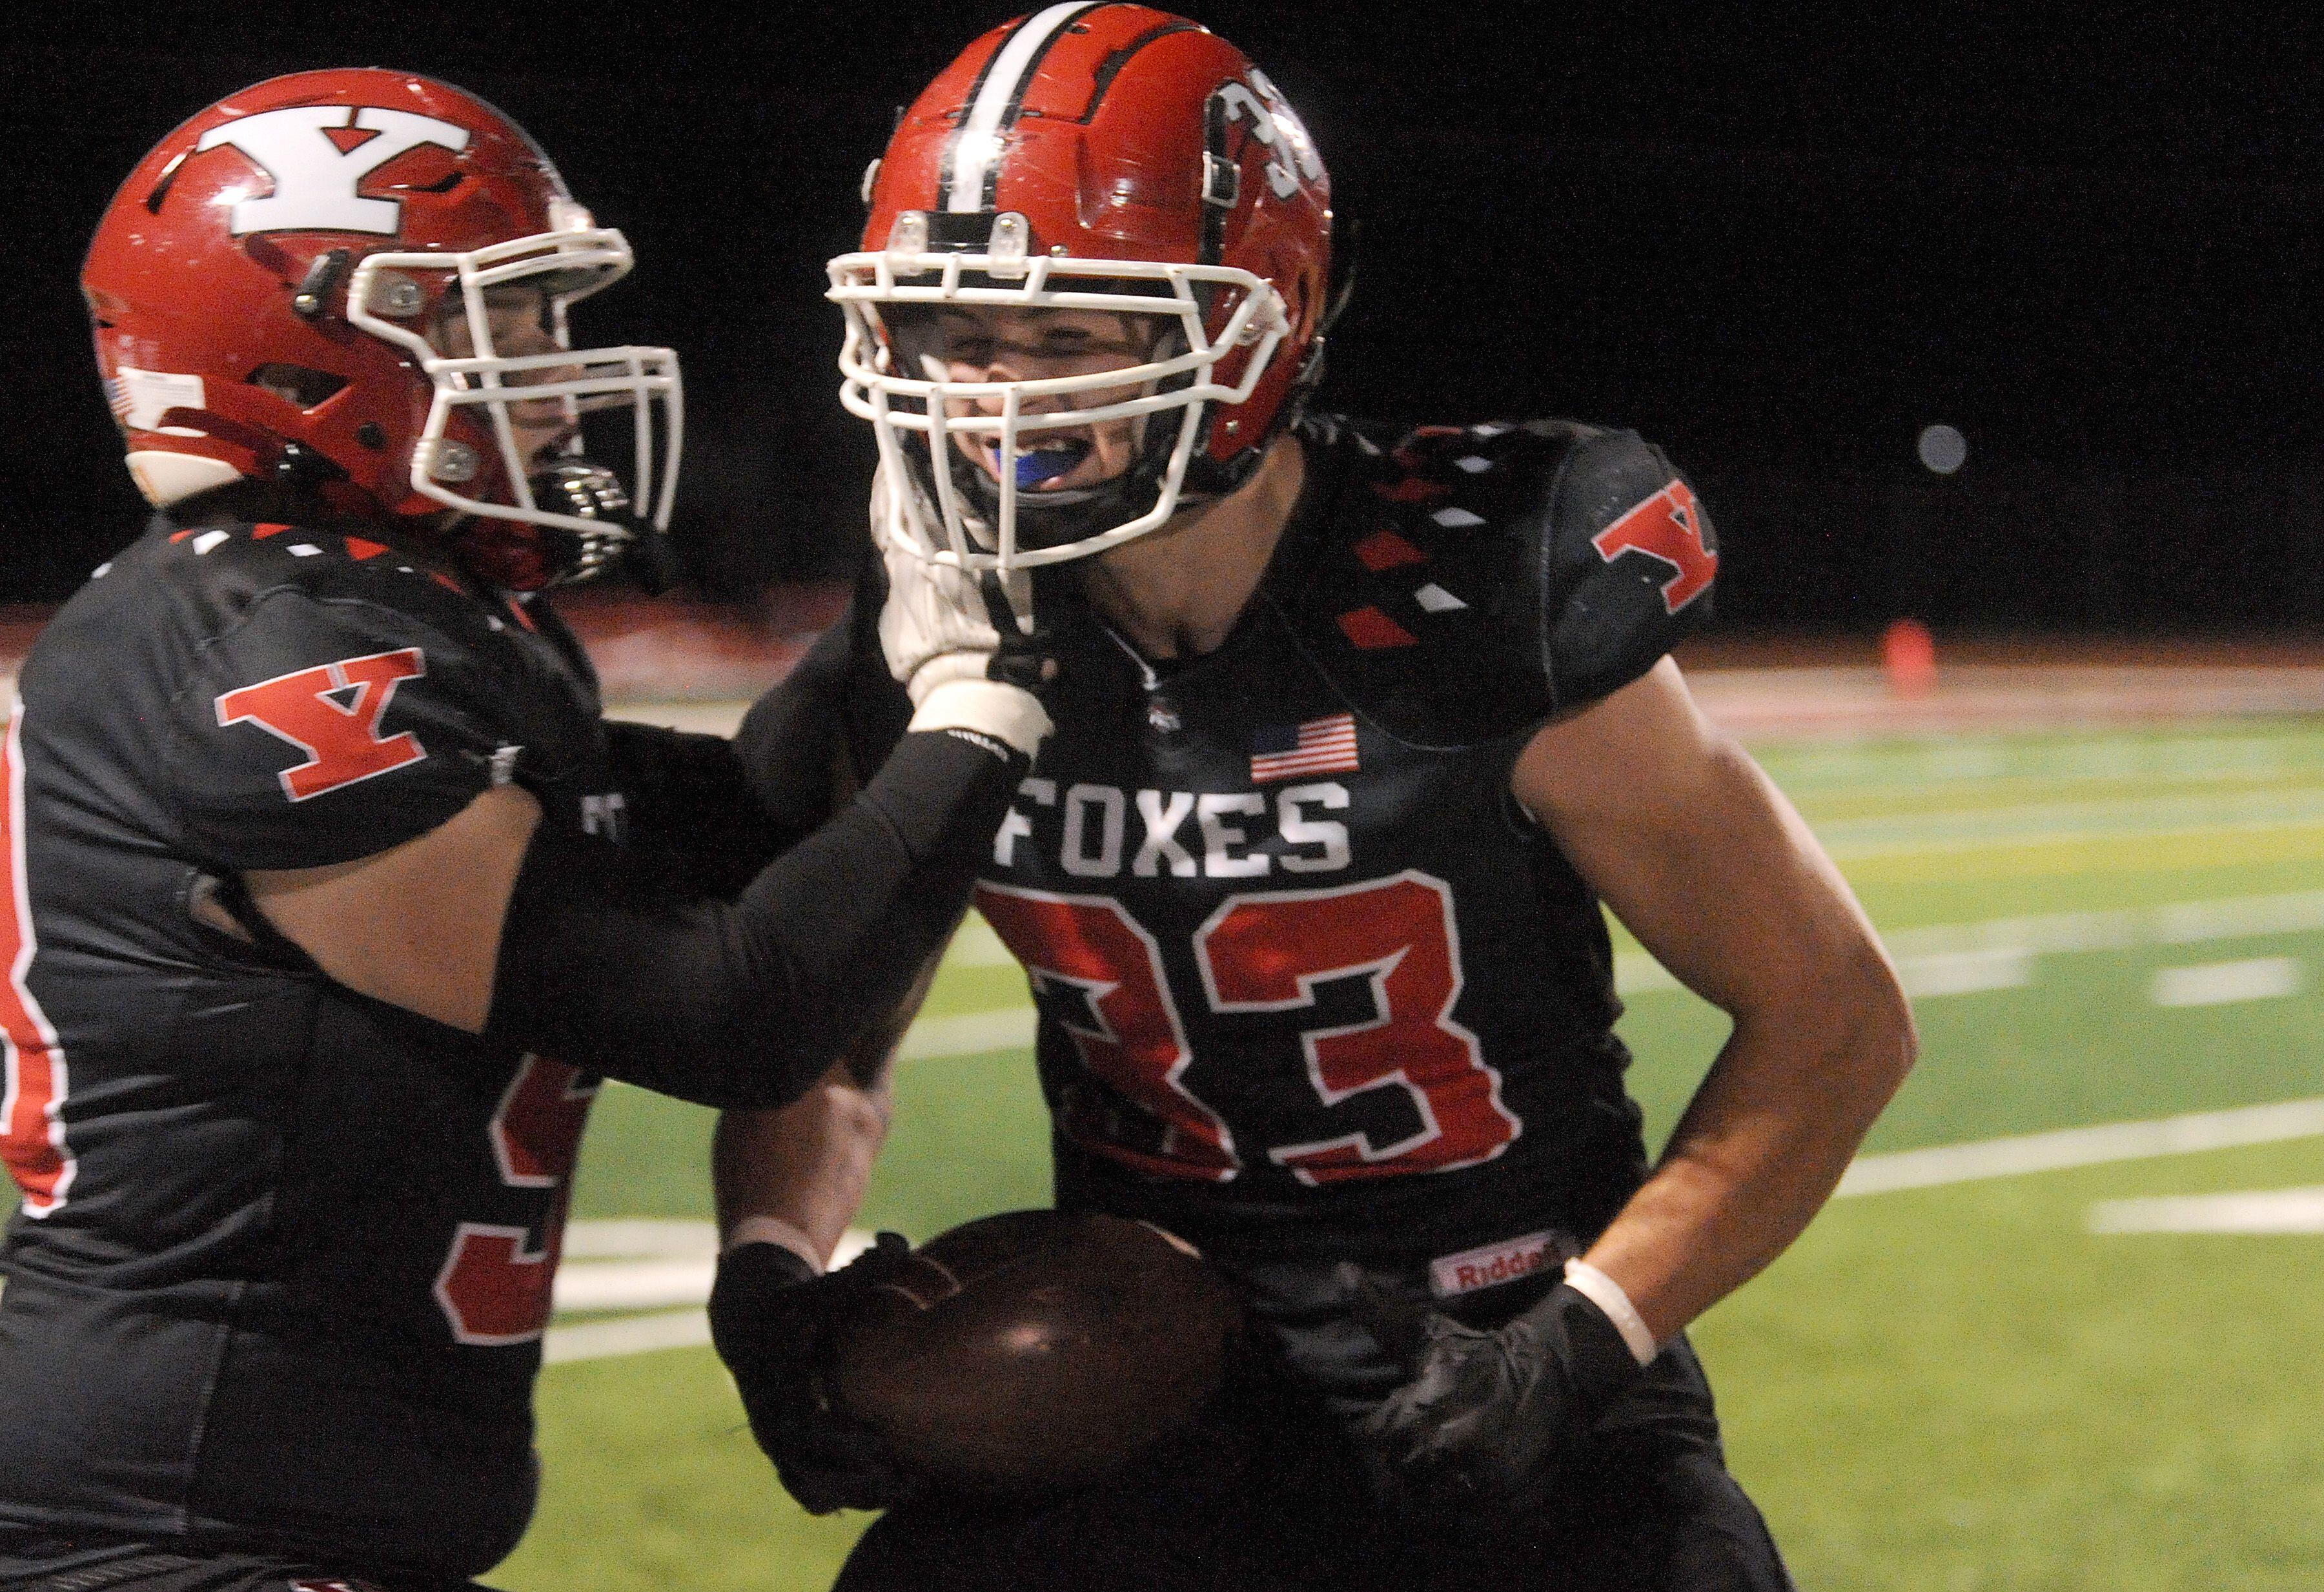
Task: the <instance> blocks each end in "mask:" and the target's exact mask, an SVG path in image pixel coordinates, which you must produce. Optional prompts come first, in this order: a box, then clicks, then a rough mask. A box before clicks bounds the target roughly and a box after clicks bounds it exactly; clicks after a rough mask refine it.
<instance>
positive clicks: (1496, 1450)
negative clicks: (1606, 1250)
mask: <svg viewBox="0 0 2324 1592" xmlns="http://www.w3.org/2000/svg"><path fill="white" fill-rule="evenodd" d="M1351 1305H1352V1307H1353V1309H1354V1311H1355V1313H1356V1315H1357V1317H1358V1319H1359V1320H1360V1321H1362V1322H1363V1323H1364V1325H1365V1326H1366V1327H1367V1328H1369V1330H1370V1331H1371V1333H1372V1335H1373V1336H1374V1337H1375V1338H1376V1339H1379V1342H1380V1345H1381V1347H1382V1348H1386V1349H1388V1352H1389V1353H1390V1354H1391V1355H1395V1356H1397V1357H1401V1358H1403V1359H1404V1360H1405V1361H1406V1364H1408V1365H1409V1366H1410V1367H1411V1368H1412V1378H1411V1380H1410V1381H1408V1382H1406V1384H1405V1385H1403V1386H1401V1387H1399V1388H1397V1390H1396V1391H1395V1392H1393V1393H1391V1394H1388V1397H1387V1398H1386V1399H1384V1400H1382V1401H1381V1402H1380V1403H1379V1404H1378V1405H1376V1406H1375V1407H1374V1408H1373V1409H1372V1410H1371V1411H1369V1413H1366V1414H1365V1415H1363V1416H1362V1417H1360V1419H1359V1420H1358V1421H1357V1422H1355V1424H1354V1426H1353V1427H1352V1428H1351V1435H1352V1436H1353V1437H1354V1439H1355V1442H1356V1446H1357V1448H1358V1449H1359V1451H1360V1452H1361V1454H1362V1455H1363V1457H1364V1459H1365V1462H1366V1464H1367V1466H1368V1468H1369V1469H1370V1471H1371V1474H1372V1478H1373V1482H1374V1485H1375V1486H1376V1487H1377V1488H1378V1489H1379V1491H1380V1492H1381V1494H1382V1495H1384V1496H1385V1497H1387V1498H1388V1499H1389V1500H1390V1501H1392V1502H1395V1503H1397V1504H1399V1505H1403V1506H1405V1507H1406V1508H1412V1509H1421V1510H1443V1509H1451V1510H1455V1511H1462V1512H1473V1511H1477V1510H1484V1511H1487V1512H1490V1511H1492V1510H1494V1509H1496V1508H1505V1507H1508V1506H1511V1505H1516V1504H1517V1503H1520V1502H1521V1501H1522V1500H1523V1499H1524V1497H1525V1495H1526V1490H1527V1488H1528V1486H1529V1485H1531V1484H1533V1483H1534V1482H1535V1478H1536V1477H1538V1476H1539V1475H1540V1474H1541V1473H1542V1472H1543V1471H1544V1470H1545V1468H1547V1466H1548V1465H1549V1464H1550V1463H1551V1462H1552V1461H1553V1459H1554V1456H1555V1453H1556V1450H1558V1449H1561V1448H1562V1447H1563V1446H1564V1445H1566V1444H1568V1443H1571V1442H1572V1441H1573V1440H1575V1439H1576V1438H1578V1437H1579V1436H1581V1435H1582V1433H1584V1432H1586V1431H1589V1429H1590V1428H1591V1426H1592V1425H1593V1424H1595V1423H1596V1422H1597V1420H1598V1417H1599V1416H1600V1415H1601V1414H1602V1413H1605V1410H1606V1408H1607V1406H1608V1405H1609V1404H1610V1403H1613V1402H1614V1400H1616V1399H1617V1398H1618V1397H1620V1396H1621V1394H1622V1393H1623V1392H1624V1391H1625V1390H1626V1389H1628V1387H1629V1386H1630V1385H1631V1384H1633V1383H1635V1382H1636V1381H1637V1379H1638V1376H1639V1375H1640V1368H1639V1366H1638V1362H1637V1358H1636V1357H1634V1356H1633V1355H1632V1354H1631V1353H1630V1348H1629V1345H1628V1344H1627V1343H1625V1342H1624V1341H1623V1340H1622V1334H1621V1332H1620V1331H1619V1330H1618V1329H1617V1328H1616V1327H1615V1325H1614V1323H1613V1322H1612V1321H1609V1320H1608V1319H1607V1317H1606V1312H1605V1311H1601V1310H1600V1309H1599V1308H1598V1306H1597V1305H1596V1304H1594V1303H1592V1302H1591V1301H1590V1300H1589V1299H1588V1298H1587V1297H1586V1296H1584V1295H1583V1294H1582V1293H1578V1292H1576V1291H1575V1290H1574V1289H1573V1288H1572V1287H1571V1286H1570V1285H1568V1284H1563V1283H1560V1284H1558V1285H1557V1286H1556V1287H1555V1288H1554V1289H1553V1290H1551V1292H1550V1293H1549V1295H1548V1297H1546V1298H1545V1299H1544V1300H1542V1301H1541V1302H1539V1303H1538V1304H1535V1306H1534V1307H1533V1308H1532V1309H1531V1310H1528V1311H1525V1312H1524V1313H1523V1314H1521V1315H1518V1316H1517V1317H1515V1318H1513V1319H1512V1320H1510V1321H1508V1322H1506V1323H1504V1324H1503V1325H1501V1326H1499V1327H1497V1328H1495V1329H1493V1330H1490V1331H1481V1330H1478V1329H1476V1328H1474V1327H1464V1326H1462V1324H1461V1323H1460V1322H1458V1321H1454V1320H1452V1318H1451V1317H1450V1316H1447V1315H1444V1314H1443V1313H1442V1312H1441V1311H1434V1310H1430V1309H1428V1308H1427V1307H1425V1306H1424V1305H1421V1304H1419V1303H1417V1302H1415V1301H1413V1300H1411V1299H1409V1298H1407V1297H1405V1296H1402V1295H1399V1294H1397V1293H1393V1292H1392V1291H1390V1290H1389V1289H1388V1288H1385V1287H1383V1286H1381V1285H1380V1284H1379V1283H1378V1281H1377V1280H1376V1279H1373V1278H1370V1277H1359V1278H1356V1279H1352V1280H1351Z"/></svg>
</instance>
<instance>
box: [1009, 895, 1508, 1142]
mask: <svg viewBox="0 0 2324 1592" xmlns="http://www.w3.org/2000/svg"><path fill="white" fill-rule="evenodd" d="M976 906H977V910H978V911H980V912H982V914H983V915H984V917H985V920H986V921H987V922H988V923H990V924H991V925H992V928H993V931H994V932H995V933H996V934H999V935H1000V936H1001V939H1002V940H1003V941H1004V942H1006V943H1007V944H1008V945H1009V948H1010V950H1011V951H1013V952H1016V955H1017V959H1018V960H1019V962H1023V963H1024V964H1025V966H1026V968H1027V969H1028V971H1031V972H1033V973H1035V974H1037V976H1039V977H1040V978H1041V979H1042V980H1045V981H1047V982H1050V983H1052V984H1063V985H1070V986H1073V987H1074V988H1077V989H1080V990H1081V991H1082V992H1083V994H1084V997H1085V998H1086V999H1087V1001H1088V1008H1087V1009H1088V1011H1089V1012H1090V1014H1091V1015H1092V1016H1093V1018H1094V1021H1095V1026H1076V1025H1075V1024H1074V1023H1073V1022H1071V1021H1065V1022H1064V1023H1063V1024H1062V1026H1064V1028H1065V1033H1066V1035H1068V1036H1069V1037H1070V1038H1071V1039H1072V1040H1073V1042H1074V1046H1075V1048H1076V1049H1078V1050H1079V1051H1080V1053H1081V1057H1082V1061H1083V1064H1084V1065H1085V1066H1086V1067H1088V1068H1089V1070H1090V1072H1092V1074H1093V1075H1094V1076H1096V1077H1098V1078H1100V1079H1102V1080H1103V1081H1105V1082H1106V1083H1107V1084H1108V1085H1109V1086H1110V1087H1111V1089H1112V1090H1114V1091H1115V1092H1116V1093H1117V1094H1119V1095H1120V1097H1121V1098H1122V1099H1124V1100H1129V1101H1131V1102H1132V1103H1134V1104H1136V1105H1138V1106H1139V1107H1141V1108H1143V1109H1145V1110H1146V1111H1147V1112H1148V1113H1149V1114H1150V1115H1151V1116H1152V1117H1153V1118H1155V1119H1156V1120H1157V1122H1159V1123H1160V1124H1162V1126H1163V1128H1164V1132H1163V1134H1162V1136H1161V1139H1160V1142H1159V1145H1158V1146H1157V1148H1156V1149H1155V1150H1154V1151H1153V1152H1151V1153H1148V1152H1144V1151H1139V1150H1134V1149H1130V1148H1129V1147H1128V1146H1123V1145H1120V1144H1118V1143H1113V1142H1111V1141H1110V1140H1109V1139H1107V1138H1105V1137H1103V1136H1097V1137H1094V1138H1092V1139H1089V1140H1086V1141H1085V1142H1088V1143H1090V1145H1091V1147H1093V1148H1094V1149H1096V1150H1098V1151H1099V1152H1100V1153H1101V1154H1103V1155H1111V1156H1112V1157H1114V1158H1115V1159H1117V1160H1119V1161H1121V1162H1123V1163H1124V1164H1128V1165H1131V1166H1135V1167H1137V1168H1138V1169H1139V1171H1142V1172H1148V1173H1154V1174H1157V1175H1159V1176H1165V1177H1183V1178H1197V1179H1201V1180H1203V1181H1204V1182H1224V1181H1226V1180H1227V1179H1229V1178H1231V1177H1233V1176H1234V1175H1235V1174H1236V1173H1238V1172H1239V1171H1240V1168H1241V1165H1242V1162H1243V1157H1244V1155H1245V1153H1246V1151H1248V1150H1250V1149H1254V1148H1264V1150H1265V1153H1266V1155H1267V1158H1268V1160H1270V1161H1272V1162H1274V1163H1275V1164H1277V1165H1278V1166H1282V1167H1286V1168H1287V1169H1289V1171H1290V1172H1291V1173H1292V1175H1293V1176H1295V1177H1296V1178H1297V1179H1299V1181H1300V1182H1305V1183H1309V1184H1319V1183H1330V1182H1345V1181H1347V1180H1349V1179H1352V1178H1364V1177H1383V1176H1393V1175H1397V1174H1399V1173H1416V1172H1448V1171H1451V1170H1452V1169H1453V1168H1455V1167H1461V1166H1473V1165H1475V1164H1478V1163H1479V1162H1480V1161H1489V1160H1491V1159H1492V1158H1493V1157H1494V1156H1495V1155H1499V1154H1500V1153H1501V1151H1502V1150H1503V1149H1505V1148H1507V1147H1508V1145H1509V1144H1510V1143H1511V1142H1512V1141H1513V1140H1514V1139H1516V1137H1517V1134H1518V1132H1519V1130H1520V1129H1519V1124H1518V1122H1517V1118H1516V1117H1515V1116H1513V1115H1512V1114H1511V1113H1510V1112H1509V1110H1508V1108H1507V1107H1505V1106H1504V1105H1502V1103H1501V1098H1500V1075H1499V1073H1498V1072H1495V1071H1494V1070H1493V1068H1492V1067H1491V1066H1490V1065H1489V1063H1487V1062H1486V1061H1485V1059H1484V1056H1483V1054H1482V1053H1481V1052H1480V1048H1479V1046H1478V1044H1477V1037H1476V1035H1473V1034H1471V1032H1470V1031H1469V1030H1468V1029H1467V1028H1465V1027H1463V1026H1461V1024H1460V1023H1458V1022H1456V1021H1455V1020H1454V1019H1453V1017H1452V1008H1453V1006H1454V1004H1455V1003H1456V1002H1457V1001H1458V1000H1459V999H1460V997H1461V989H1462V974H1461V952H1460V939H1459V934H1458V932H1457V931H1456V929H1455V928H1454V925H1453V922H1452V888H1451V887H1450V886H1449V885H1447V884H1445V883H1444V881H1443V880H1442V879H1434V878H1431V877H1430V876H1429V875H1427V874H1425V873H1420V872H1418V871H1416V870H1406V872H1403V873H1400V874H1397V875H1396V876H1395V877H1393V878H1391V879H1371V880H1368V881H1365V882H1363V883H1360V884H1354V885H1343V886H1339V887H1336V888H1330V889H1322V890H1277V891H1262V892H1257V893H1253V894H1250V895H1240V896H1233V897H1229V898H1228V899H1227V900H1226V901H1225V902H1224V903H1223V904H1222V906H1220V907H1219V909H1218V910H1217V911H1216V912H1214V913H1213V914H1212V915H1211V916H1210V919H1209V921H1207V922H1206V923H1204V924H1203V926H1202V928H1201V929H1200V930H1198V931H1197V932H1196V934H1195V935H1194V957H1195V962H1196V964H1197V967H1198V970H1199V971H1200V973H1201V975H1202V980H1203V999H1204V1001H1205V1003H1206V1004H1207V1005H1208V1007H1209V1008H1210V1009H1211V1011H1213V1013H1216V1014H1219V1015H1220V1016H1229V1015H1231V1014H1234V1013H1242V1012H1251V1013H1264V1012H1277V1013H1286V1014H1291V1015H1293V1016H1294V1017H1296V1016H1297V1014H1300V1013H1303V1012H1307V1011H1310V1010H1312V1009H1313V1008H1314V1005H1315V992H1316V989H1317V987H1318V986H1320V985H1322V984H1323V983H1326V982H1328V981H1331V980H1340V979H1350V978H1363V979H1365V980H1367V981H1368V982H1369V985H1370V988H1371V992H1372V1006H1373V1008H1374V1012H1375V1016H1374V1017H1373V1018H1372V1019H1371V1020H1369V1021H1367V1022H1361V1023H1359V1024H1356V1025H1355V1026H1348V1027H1320V1026H1319V1027H1313V1028H1305V1029H1304V1031H1303V1032H1302V1034H1301V1037H1300V1048H1301V1052H1302V1054H1303V1056H1304V1059H1305V1072H1306V1075H1307V1084H1308V1087H1309V1088H1310V1089H1312V1090H1314V1094H1315V1097H1316V1099H1317V1100H1318V1102H1319V1103H1320V1104H1321V1105H1323V1107H1324V1108H1326V1109H1329V1108H1331V1107H1334V1106H1337V1105H1339V1104H1340V1103H1341V1102H1342V1101H1343V1100H1348V1099H1350V1098H1351V1096H1354V1095H1358V1094H1360V1093H1362V1092H1364V1091H1365V1090H1373V1089H1382V1088H1393V1089H1399V1090H1402V1091H1403V1092H1404V1093H1405V1095H1406V1097H1407V1098H1408V1099H1409V1100H1411V1102H1412V1107H1413V1116H1414V1118H1415V1120H1416V1123H1417V1127H1416V1131H1414V1132H1413V1133H1411V1134H1410V1135H1408V1136H1406V1137H1405V1138H1403V1139H1401V1140H1398V1141H1397V1142H1395V1143H1390V1144H1376V1143H1374V1142H1373V1141H1372V1139H1371V1138H1370V1137H1369V1135H1367V1134H1366V1133H1364V1132H1362V1131H1360V1130H1358V1131H1352V1132H1342V1133H1338V1134H1335V1135H1330V1136H1323V1137H1319V1138H1315V1139H1313V1140H1310V1141H1307V1142H1303V1143H1297V1144H1278V1145H1272V1146H1247V1145H1244V1144H1242V1143H1240V1142H1239V1141H1240V1136H1239V1135H1238V1134H1237V1133H1236V1132H1235V1130H1234V1128H1233V1127H1232V1126H1231V1124H1230V1123H1229V1122H1227V1121H1226V1119H1225V1118H1223V1117H1222V1115H1221V1114H1220V1113H1219V1112H1218V1111H1216V1110H1214V1109H1212V1107H1211V1106H1210V1105H1208V1104H1207V1103H1205V1102H1204V1101H1203V1100H1201V1099H1200V1098H1198V1097H1197V1096H1196V1095H1195V1094H1194V1091H1193V1090H1190V1089H1189V1088H1188V1087H1187V1086H1186V1082H1185V1073H1186V1072H1187V1069H1188V1067H1189V1066H1190V1065H1191V1064H1192V1063H1193V1062H1194V1052H1193V1049H1192V1048H1191V1046H1190V1044H1189V1043H1188V1040H1187V1036H1186V1028H1185V1023H1184V1021H1183V1020H1182V1019H1181V1017H1180V1015H1179V1010H1178V1006H1177V1003H1176V1000H1175V999H1174V998H1173V997H1172V995H1171V991H1170V986H1169V983H1168V980H1167V977H1166V975H1165V973H1164V971H1163V963H1162V957H1161V954H1160V949H1161V948H1160V947H1159V946H1158V945H1157V943H1155V940H1154V936H1153V935H1152V934H1148V932H1147V931H1146V930H1145V929H1144V928H1143V927H1142V926H1140V925H1138V924H1137V923H1136V922H1134V921H1133V920H1132V919H1131V918H1130V915H1129V914H1128V913H1127V912H1126V911H1124V910H1123V908H1122V906H1121V905H1120V903H1119V902H1117V901H1114V900H1111V899H1110V898H1108V897H1102V896H1059V895H1054V894H1051V893H1049V892H1047V891H1038V890H1024V889H1015V888H1009V887H1007V886H1002V885H991V884H985V885H979V886H978V887H977V891H976ZM1074 1126H1075V1125H1074V1124H1073V1123H1072V1122H1070V1121H1068V1122H1067V1124H1066V1127H1067V1131H1069V1132H1071V1131H1074Z"/></svg>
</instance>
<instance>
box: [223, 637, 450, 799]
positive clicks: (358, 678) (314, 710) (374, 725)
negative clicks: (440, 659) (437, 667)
mask: <svg viewBox="0 0 2324 1592" xmlns="http://www.w3.org/2000/svg"><path fill="white" fill-rule="evenodd" d="M427 672H428V663H427V660H426V659H425V658H422V657H421V656H420V649H419V648H417V647H406V648H403V649H400V650H398V651H395V652H374V653H372V654H370V655H369V656H368V657H364V658H341V659H340V660H339V661H338V662H337V663H327V664H324V665H323V666H322V667H319V668H311V669H299V670H296V671H294V672H292V673H291V674H287V675H277V676H274V678H272V679H271V680H261V681H260V682H259V683H258V684H257V685H255V686H243V687H242V688H241V689H239V690H236V691H228V692H226V693H225V694H224V695H221V696H220V697H219V698H218V699H217V722H218V724H219V725H220V727H221V728H223V727H224V726H226V725H228V724H238V723H240V722H243V721H244V719H248V720H250V721H252V722H254V723H255V724H257V726H258V727H259V728H260V729H262V730H263V731H265V732H267V733H268V734H269V735H272V736H274V737H276V738H277V739H279V740H282V741H289V742H290V743H291V745H293V746H295V747H297V748H298V749H299V750H300V751H303V752H305V753H306V754H307V760H306V761H305V762H303V763H300V765H298V766H297V767H296V768H285V769H283V770H282V772H281V774H280V775H278V776H277V777H276V778H280V779H281V781H282V792H283V794H284V795H285V796H289V797H290V798H291V800H292V801H294V802H303V801H305V800H306V799H307V798H308V797H309V796H321V795H322V794H323V793H324V792H325V791H327V790H337V789H338V788H339V787H341V786H343V785H353V784H355V782H356V781H357V780H359V779H369V778H371V777H372V776H373V775H374V774H385V773H387V772H389V771H390V770H391V769H394V768H402V767H403V766H404V765H405V764H406V763H416V762H418V761H420V759H422V758H424V757H426V756H427V755H428V753H427V751H426V750H424V749H423V748H422V747H421V746H420V738H419V737H418V736H416V735H414V734H412V733H411V732H410V731H409V730H405V731H401V732H398V733H396V734H393V735H384V736H383V735H382V734H381V733H380V732H379V722H380V719H381V718H382V717H383V715H384V714H385V713H386V712H387V704H389V703H391V702H392V701H394V700H395V687H396V684H397V682H399V681H402V680H410V679H415V678H417V677H418V676H421V675H424V674H426V673H427Z"/></svg>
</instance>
